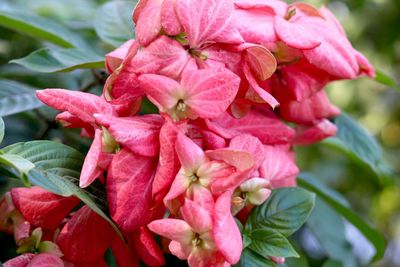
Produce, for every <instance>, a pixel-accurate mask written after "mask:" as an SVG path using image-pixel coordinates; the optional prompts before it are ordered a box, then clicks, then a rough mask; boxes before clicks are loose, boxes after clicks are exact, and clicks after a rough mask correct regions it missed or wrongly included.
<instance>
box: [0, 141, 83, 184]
mask: <svg viewBox="0 0 400 267" xmlns="http://www.w3.org/2000/svg"><path fill="white" fill-rule="evenodd" d="M3 152H4V153H7V154H14V155H18V156H20V157H23V158H25V159H27V160H29V161H30V162H32V163H34V164H35V169H37V170H40V171H46V172H51V173H54V174H56V175H58V176H60V177H66V176H67V177H73V178H75V179H79V176H80V170H81V168H82V162H83V160H84V157H83V155H82V154H81V153H80V152H78V151H77V150H75V149H73V148H71V147H69V146H66V145H63V144H60V143H56V142H52V141H31V142H25V143H16V144H13V145H10V146H7V147H5V148H3Z"/></svg>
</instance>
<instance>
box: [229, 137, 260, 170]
mask: <svg viewBox="0 0 400 267" xmlns="http://www.w3.org/2000/svg"><path fill="white" fill-rule="evenodd" d="M229 148H231V149H234V150H243V151H247V152H249V153H250V154H251V155H253V158H254V161H255V167H256V168H258V166H260V164H261V163H262V162H263V160H264V149H263V145H262V143H261V141H260V140H259V139H258V138H257V137H254V136H251V135H248V134H243V135H238V136H236V137H234V138H233V139H232V140H231V142H230V143H229Z"/></svg>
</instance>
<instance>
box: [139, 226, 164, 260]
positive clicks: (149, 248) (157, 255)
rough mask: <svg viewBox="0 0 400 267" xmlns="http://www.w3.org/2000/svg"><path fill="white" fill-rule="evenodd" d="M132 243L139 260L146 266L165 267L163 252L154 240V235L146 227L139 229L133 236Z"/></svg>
mask: <svg viewBox="0 0 400 267" xmlns="http://www.w3.org/2000/svg"><path fill="white" fill-rule="evenodd" d="M133 243H134V246H135V250H136V251H137V253H138V254H139V256H140V259H141V260H142V261H143V262H144V263H145V264H146V265H147V266H164V265H165V260H164V255H163V252H162V251H161V248H160V247H159V245H158V244H157V242H156V240H155V235H154V234H153V233H152V232H151V231H150V230H149V229H148V228H147V226H143V227H140V229H139V230H138V231H137V232H136V233H135V234H134V235H133Z"/></svg>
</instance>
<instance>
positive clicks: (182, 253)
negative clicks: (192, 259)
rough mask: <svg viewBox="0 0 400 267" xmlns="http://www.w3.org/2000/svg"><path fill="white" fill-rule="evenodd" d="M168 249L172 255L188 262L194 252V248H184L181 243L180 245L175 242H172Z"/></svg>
mask: <svg viewBox="0 0 400 267" xmlns="http://www.w3.org/2000/svg"><path fill="white" fill-rule="evenodd" d="M168 248H169V250H170V251H171V253H172V254H174V255H175V256H177V257H178V258H179V259H181V260H186V259H187V258H188V257H189V255H190V252H192V248H191V247H189V246H183V245H181V243H179V242H177V241H175V240H172V241H171V242H170V243H169V246H168Z"/></svg>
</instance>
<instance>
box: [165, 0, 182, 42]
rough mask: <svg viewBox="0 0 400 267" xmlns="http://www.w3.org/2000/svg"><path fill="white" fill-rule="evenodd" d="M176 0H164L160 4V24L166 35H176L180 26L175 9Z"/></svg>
mask: <svg viewBox="0 0 400 267" xmlns="http://www.w3.org/2000/svg"><path fill="white" fill-rule="evenodd" d="M175 2H176V0H164V1H163V2H162V4H161V25H162V26H163V29H164V30H165V32H166V33H167V34H168V35H178V34H179V33H181V32H182V30H183V29H182V26H181V24H180V22H179V19H178V17H177V14H176V11H175Z"/></svg>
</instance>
